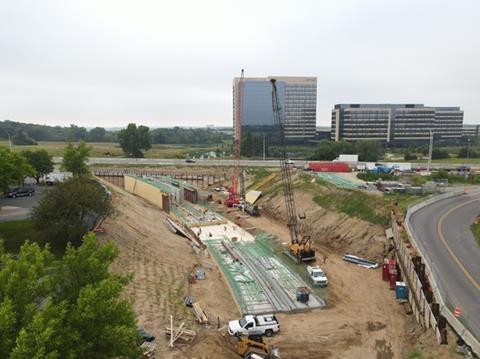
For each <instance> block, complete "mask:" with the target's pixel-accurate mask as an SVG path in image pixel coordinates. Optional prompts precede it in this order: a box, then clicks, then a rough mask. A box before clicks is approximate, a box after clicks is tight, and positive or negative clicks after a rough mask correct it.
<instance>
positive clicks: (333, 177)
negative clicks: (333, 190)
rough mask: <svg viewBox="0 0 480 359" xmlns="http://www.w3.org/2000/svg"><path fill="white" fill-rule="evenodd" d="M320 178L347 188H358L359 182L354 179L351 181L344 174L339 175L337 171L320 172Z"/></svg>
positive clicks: (318, 174)
mask: <svg viewBox="0 0 480 359" xmlns="http://www.w3.org/2000/svg"><path fill="white" fill-rule="evenodd" d="M317 176H318V178H320V179H322V180H324V181H327V182H330V183H332V184H334V185H335V186H337V187H339V188H346V189H356V188H358V185H359V183H356V182H354V181H350V180H348V179H346V178H344V177H342V176H339V175H337V174H335V173H329V172H318V173H317Z"/></svg>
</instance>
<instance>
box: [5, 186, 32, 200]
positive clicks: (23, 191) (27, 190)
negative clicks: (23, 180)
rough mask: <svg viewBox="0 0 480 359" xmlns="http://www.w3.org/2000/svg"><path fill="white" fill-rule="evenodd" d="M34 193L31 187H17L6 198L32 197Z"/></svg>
mask: <svg viewBox="0 0 480 359" xmlns="http://www.w3.org/2000/svg"><path fill="white" fill-rule="evenodd" d="M34 193H35V188H33V187H17V188H14V189H12V190H11V191H10V192H8V193H7V196H8V197H10V198H15V197H24V196H33V194H34Z"/></svg>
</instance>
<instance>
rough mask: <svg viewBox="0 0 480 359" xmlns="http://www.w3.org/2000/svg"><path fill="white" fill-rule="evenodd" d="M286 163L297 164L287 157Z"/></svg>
mask: <svg viewBox="0 0 480 359" xmlns="http://www.w3.org/2000/svg"><path fill="white" fill-rule="evenodd" d="M285 164H286V165H294V164H295V161H293V160H290V159H287V160H285Z"/></svg>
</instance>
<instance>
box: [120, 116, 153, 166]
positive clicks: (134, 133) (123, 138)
mask: <svg viewBox="0 0 480 359" xmlns="http://www.w3.org/2000/svg"><path fill="white" fill-rule="evenodd" d="M118 142H119V143H120V147H121V148H122V150H123V153H125V155H126V156H127V157H133V158H140V157H143V152H142V150H145V151H146V150H149V149H150V148H151V147H152V145H151V142H150V134H149V128H148V127H146V126H138V128H137V125H136V124H134V123H129V124H128V126H127V128H124V129H122V130H120V131H119V132H118Z"/></svg>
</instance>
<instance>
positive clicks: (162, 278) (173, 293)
mask: <svg viewBox="0 0 480 359" xmlns="http://www.w3.org/2000/svg"><path fill="white" fill-rule="evenodd" d="M110 189H111V190H112V192H113V202H112V214H111V215H110V216H109V217H108V218H107V219H106V221H105V222H104V224H103V225H102V226H103V227H104V228H105V230H106V233H105V234H102V235H99V239H100V240H101V241H112V242H114V243H115V244H116V245H117V246H118V248H119V251H120V253H119V257H118V258H117V260H116V261H115V262H114V263H113V264H112V266H111V270H112V271H114V272H117V273H122V274H130V275H132V280H131V282H130V283H129V284H128V285H127V287H126V288H125V292H124V295H125V296H126V297H127V298H129V299H131V300H132V302H133V308H134V310H135V313H136V315H137V318H138V323H139V325H140V326H143V327H144V328H145V329H146V330H147V331H149V332H151V333H152V334H153V335H155V337H156V338H157V340H156V342H157V357H158V358H199V357H202V358H207V357H208V358H231V357H233V356H234V355H233V354H232V347H231V345H230V344H229V343H228V342H226V341H225V338H224V337H222V335H221V334H220V333H219V332H218V331H217V329H216V328H217V322H218V320H220V325H222V326H223V325H225V323H227V321H228V320H231V319H235V318H238V316H239V315H240V314H239V312H238V310H237V306H236V304H235V302H234V301H233V299H232V296H231V295H230V291H229V289H228V287H227V286H226V284H225V282H224V281H223V280H222V277H221V273H220V272H219V269H218V268H217V267H216V265H214V264H213V260H212V259H211V258H206V257H205V256H204V255H196V254H195V253H194V251H193V250H192V248H191V246H190V243H189V242H188V240H186V239H185V238H182V237H180V236H178V235H175V234H173V233H172V232H170V231H169V230H168V229H167V228H166V227H165V224H164V223H163V221H164V220H165V218H166V214H165V212H162V211H161V210H160V209H158V208H156V207H154V206H153V205H151V204H149V203H148V202H146V201H145V200H143V199H141V198H139V197H136V196H134V195H132V194H130V193H127V192H125V191H124V190H122V189H120V188H118V187H114V186H110ZM196 264H201V265H203V267H204V268H205V270H206V279H205V280H203V281H197V283H195V284H189V283H188V280H187V277H188V274H189V273H190V272H191V271H192V269H193V266H194V265H196ZM187 295H191V296H192V297H193V298H194V299H195V300H197V301H198V302H199V303H200V304H201V306H202V308H203V309H204V310H206V311H207V312H208V314H209V317H211V319H212V324H211V326H210V327H208V328H206V327H202V326H200V325H199V324H197V323H196V322H195V319H194V316H193V312H192V309H191V308H188V307H186V306H185V304H184V302H183V298H184V297H185V296H187ZM170 315H172V316H173V318H174V320H175V323H176V325H177V326H178V325H180V323H181V322H182V321H183V322H185V327H186V328H188V329H192V330H195V331H197V332H198V336H197V338H196V339H195V341H194V343H193V344H187V345H186V344H184V345H176V346H175V348H174V349H173V350H172V349H169V348H168V346H167V344H168V342H167V339H166V336H165V334H164V328H165V327H166V326H167V325H169V323H170Z"/></svg>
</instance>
